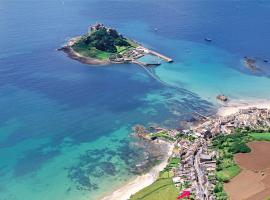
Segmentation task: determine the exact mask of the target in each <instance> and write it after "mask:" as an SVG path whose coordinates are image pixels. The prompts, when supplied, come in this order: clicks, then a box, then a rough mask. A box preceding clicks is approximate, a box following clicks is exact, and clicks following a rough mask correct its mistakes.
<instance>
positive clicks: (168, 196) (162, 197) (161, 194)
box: [130, 158, 180, 200]
mask: <svg viewBox="0 0 270 200" xmlns="http://www.w3.org/2000/svg"><path fill="white" fill-rule="evenodd" d="M179 162H180V159H179V158H170V160H169V164H168V165H167V167H166V168H165V169H164V170H163V171H162V172H160V174H159V178H158V179H157V180H156V181H155V182H154V183H153V184H151V185H150V186H148V187H146V188H144V189H142V190H141V191H139V192H137V193H136V194H135V195H133V196H131V198H130V200H175V199H176V197H177V196H178V194H179V189H178V188H176V187H175V185H174V183H173V181H172V177H173V172H172V169H173V168H174V167H176V166H177V165H178V164H179Z"/></svg>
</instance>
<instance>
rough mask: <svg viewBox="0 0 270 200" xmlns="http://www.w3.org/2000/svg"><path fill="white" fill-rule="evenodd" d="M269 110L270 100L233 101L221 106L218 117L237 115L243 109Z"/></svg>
mask: <svg viewBox="0 0 270 200" xmlns="http://www.w3.org/2000/svg"><path fill="white" fill-rule="evenodd" d="M252 107H256V108H267V109H270V100H267V99H257V100H256V99H254V100H231V101H230V102H228V103H227V104H226V105H223V106H221V107H220V108H218V110H217V116H221V117H225V116H228V115H232V114H235V113H237V112H238V111H239V110H241V109H247V108H252Z"/></svg>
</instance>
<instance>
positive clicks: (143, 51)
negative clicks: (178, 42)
mask: <svg viewBox="0 0 270 200" xmlns="http://www.w3.org/2000/svg"><path fill="white" fill-rule="evenodd" d="M58 50H61V51H63V52H65V53H67V55H68V56H69V57H70V58H72V59H75V60H78V61H80V62H83V63H86V64H95V65H97V64H103V65H104V64H112V63H116V64H119V63H135V64H138V65H141V66H158V65H160V64H161V61H165V62H172V61H173V60H172V59H171V58H169V57H167V56H164V55H162V54H160V53H158V52H156V51H153V50H151V49H148V48H146V47H144V46H142V45H141V44H139V43H138V42H136V41H134V40H132V39H129V38H126V37H124V36H123V35H122V34H120V33H119V32H118V31H117V30H115V29H113V28H108V27H106V26H105V25H103V24H101V23H97V24H95V25H92V26H90V27H89V28H88V32H87V34H85V35H83V36H78V37H74V38H72V39H70V40H69V41H68V43H67V44H66V45H65V46H63V47H61V48H60V49H58ZM146 55H151V56H154V57H156V59H155V60H154V61H142V60H140V58H142V57H144V56H146Z"/></svg>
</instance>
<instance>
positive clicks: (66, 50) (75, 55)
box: [58, 45, 112, 65]
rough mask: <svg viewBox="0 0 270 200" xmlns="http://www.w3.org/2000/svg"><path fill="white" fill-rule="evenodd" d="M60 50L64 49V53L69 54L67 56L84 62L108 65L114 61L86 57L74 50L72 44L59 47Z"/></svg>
mask: <svg viewBox="0 0 270 200" xmlns="http://www.w3.org/2000/svg"><path fill="white" fill-rule="evenodd" d="M58 51H63V52H64V53H66V54H67V56H68V57H69V58H71V59H73V60H77V61H79V62H81V63H84V64H89V65H108V64H112V62H110V61H105V60H104V61H102V60H99V59H95V58H89V57H85V56H83V55H81V54H79V53H77V52H76V51H74V50H73V49H72V48H71V47H70V46H68V45H66V46H64V47H62V48H60V49H58Z"/></svg>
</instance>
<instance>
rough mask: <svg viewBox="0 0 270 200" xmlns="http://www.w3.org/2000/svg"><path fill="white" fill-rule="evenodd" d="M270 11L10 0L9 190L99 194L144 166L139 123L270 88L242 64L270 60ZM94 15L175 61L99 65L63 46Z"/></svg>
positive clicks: (6, 46) (4, 94)
mask: <svg viewBox="0 0 270 200" xmlns="http://www.w3.org/2000/svg"><path fill="white" fill-rule="evenodd" d="M232 10H233V13H234V14H233V15H232V14H231V13H232ZM269 11H270V4H269V2H266V1H256V2H255V1H248V2H246V1H245V2H244V1H210V0H209V1H195V0H193V1H169V2H168V1H160V0H158V1H150V0H148V1H134V0H131V1H125V3H123V1H105V0H104V1H98V0H91V1H86V0H79V1H28V0H25V1H19V0H13V1H8V0H6V1H5V0H4V1H1V2H0V18H1V19H2V20H0V27H1V29H0V45H1V48H0V83H1V84H0V95H1V98H0V111H1V115H0V160H1V162H0V174H1V176H0V199H1V200H4V199H8V200H15V199H16V200H26V199H27V200H36V199H39V200H52V199H66V200H71V199H72V200H73V199H78V200H84V199H88V200H89V199H90V200H92V199H97V198H98V197H100V196H101V195H103V194H104V193H106V192H110V191H112V190H113V189H115V188H116V187H117V186H119V185H121V184H123V183H124V182H126V181H127V180H128V179H130V178H131V177H132V176H134V175H133V174H132V173H131V172H130V171H129V165H128V163H127V162H125V161H126V160H128V159H130V157H129V156H130V155H132V152H133V149H130V148H129V145H128V144H129V141H130V140H131V139H130V137H129V135H130V132H131V127H132V126H133V125H134V124H137V123H142V124H148V123H161V124H163V125H165V126H178V125H179V121H180V120H181V119H188V118H190V117H191V114H192V113H193V112H194V111H198V112H201V113H209V112H212V111H213V109H215V108H216V101H215V96H216V95H217V94H219V93H224V94H225V95H228V96H229V97H231V98H254V97H255V98H269V97H270V91H269V89H268V88H269V86H270V79H269V74H267V73H257V74H254V73H252V72H250V71H249V70H248V69H246V68H245V67H244V66H243V65H242V64H241V60H242V58H243V56H246V55H247V56H252V57H255V58H259V59H270V58H269V55H270V49H269V48H268V44H270V41H269V40H270V38H269V31H270V30H269V27H270V26H269V25H270V24H269V20H268V19H269V15H270V12H269ZM250 13H252V15H250ZM96 21H100V22H103V23H105V24H107V25H109V26H112V27H117V28H118V29H119V30H120V31H121V32H122V33H123V34H124V35H126V36H129V37H130V38H133V39H135V40H137V41H139V42H141V43H143V44H144V45H145V46H147V47H149V48H153V49H154V50H156V51H159V52H161V53H164V54H165V55H167V56H169V57H172V58H173V59H174V63H171V64H167V63H163V64H162V65H161V66H159V67H157V68H155V69H153V70H150V71H147V72H146V71H145V70H144V69H143V68H141V67H139V66H136V65H110V66H106V67H100V66H98V67H90V66H88V65H84V64H81V63H79V62H77V61H74V60H71V59H69V58H68V57H66V56H65V55H64V54H63V53H61V52H58V51H56V50H55V49H56V48H58V47H59V46H61V45H63V44H64V43H65V42H66V41H67V40H68V38H70V37H73V36H77V35H80V34H83V33H85V32H86V31H87V26H88V25H89V24H92V23H95V22H96ZM156 27H157V28H158V31H154V29H155V28H156ZM205 37H210V38H212V39H213V41H212V42H211V43H207V42H205V41H204V38H205ZM263 67H264V68H265V69H266V70H265V72H268V71H267V70H269V68H270V67H269V65H268V64H265V65H264V66H263ZM149 73H151V75H150V74H149ZM127 152H130V153H131V154H127ZM133 160H136V159H133ZM133 160H132V159H131V162H133Z"/></svg>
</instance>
